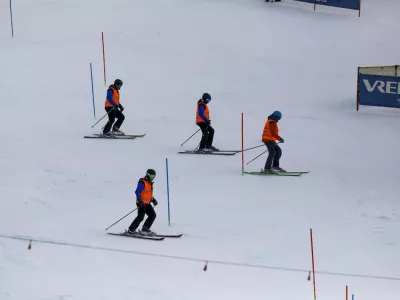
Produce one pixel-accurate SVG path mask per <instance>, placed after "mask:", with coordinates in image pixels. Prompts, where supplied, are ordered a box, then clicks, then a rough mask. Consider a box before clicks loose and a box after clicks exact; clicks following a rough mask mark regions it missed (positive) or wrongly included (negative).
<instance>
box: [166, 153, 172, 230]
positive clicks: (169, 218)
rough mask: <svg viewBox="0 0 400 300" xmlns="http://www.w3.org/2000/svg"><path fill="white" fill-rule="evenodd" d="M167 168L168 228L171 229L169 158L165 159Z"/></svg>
mask: <svg viewBox="0 0 400 300" xmlns="http://www.w3.org/2000/svg"><path fill="white" fill-rule="evenodd" d="M165 167H166V171H167V197H168V226H169V227H171V210H170V206H169V176H168V158H166V159H165Z"/></svg>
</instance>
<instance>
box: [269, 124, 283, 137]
mask: <svg viewBox="0 0 400 300" xmlns="http://www.w3.org/2000/svg"><path fill="white" fill-rule="evenodd" d="M269 126H270V129H271V135H272V136H273V137H274V138H276V139H277V140H278V141H279V140H280V139H281V137H280V136H279V134H278V126H276V123H274V122H270V125H269Z"/></svg>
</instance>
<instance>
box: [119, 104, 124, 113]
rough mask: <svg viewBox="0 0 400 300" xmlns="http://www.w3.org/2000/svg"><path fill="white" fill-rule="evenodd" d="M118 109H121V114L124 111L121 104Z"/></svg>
mask: <svg viewBox="0 0 400 300" xmlns="http://www.w3.org/2000/svg"><path fill="white" fill-rule="evenodd" d="M118 107H119V110H120V111H121V112H123V111H124V107H123V106H122V105H121V104H119V105H118Z"/></svg>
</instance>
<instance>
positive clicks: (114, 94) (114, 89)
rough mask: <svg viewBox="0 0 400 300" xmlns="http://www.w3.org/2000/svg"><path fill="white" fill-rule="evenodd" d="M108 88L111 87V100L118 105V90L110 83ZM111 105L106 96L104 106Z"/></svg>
mask: <svg viewBox="0 0 400 300" xmlns="http://www.w3.org/2000/svg"><path fill="white" fill-rule="evenodd" d="M109 89H111V90H112V91H113V95H112V101H114V102H115V103H116V104H117V105H118V104H119V92H118V90H117V89H116V88H115V87H113V86H112V85H110V87H109ZM112 106H113V105H112V104H111V103H110V102H109V101H108V99H107V98H106V103H105V107H112Z"/></svg>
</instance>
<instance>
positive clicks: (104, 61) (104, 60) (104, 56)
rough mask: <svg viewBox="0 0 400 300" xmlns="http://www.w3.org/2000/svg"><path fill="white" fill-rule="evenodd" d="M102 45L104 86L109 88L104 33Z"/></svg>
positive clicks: (102, 34)
mask: <svg viewBox="0 0 400 300" xmlns="http://www.w3.org/2000/svg"><path fill="white" fill-rule="evenodd" d="M101 43H102V46H103V69H104V86H107V79H106V55H105V51H104V32H102V33H101Z"/></svg>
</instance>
